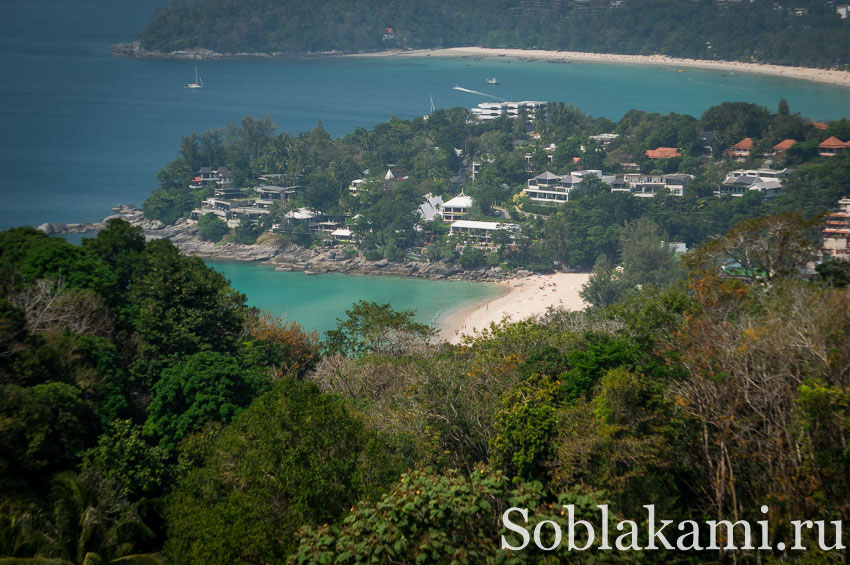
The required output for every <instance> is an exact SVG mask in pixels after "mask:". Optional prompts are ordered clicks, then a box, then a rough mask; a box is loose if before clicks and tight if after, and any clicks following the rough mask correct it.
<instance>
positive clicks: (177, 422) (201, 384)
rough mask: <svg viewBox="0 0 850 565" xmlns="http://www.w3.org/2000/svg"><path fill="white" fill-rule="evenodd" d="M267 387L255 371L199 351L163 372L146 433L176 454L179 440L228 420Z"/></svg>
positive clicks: (149, 411)
mask: <svg viewBox="0 0 850 565" xmlns="http://www.w3.org/2000/svg"><path fill="white" fill-rule="evenodd" d="M269 384H270V383H269V380H268V378H267V377H265V375H263V374H262V373H260V372H259V371H257V369H247V370H246V369H245V368H244V367H241V366H240V365H239V363H238V361H237V360H236V359H234V358H232V357H228V356H227V355H223V354H221V353H216V352H213V351H203V352H200V353H196V354H194V355H192V356H190V357H188V358H186V360H185V361H184V362H182V363H180V364H179V365H173V366H171V367H168V368H167V369H165V370H163V371H162V376H161V378H160V379H159V381H157V383H156V385H154V388H153V398H152V400H151V404H150V406H149V407H148V414H149V415H148V420H147V422H146V423H145V428H144V432H145V434H146V435H148V436H151V437H154V438H157V439H158V440H159V445H160V446H161V447H163V449H165V450H167V451H169V452H173V451H174V449H175V448H176V446H177V443H179V442H180V440H182V439H183V438H185V437H186V436H188V435H189V434H191V433H192V432H194V431H197V430H198V429H200V428H201V427H203V426H204V424H206V423H207V422H210V421H213V422H223V423H227V422H229V421H230V420H231V419H233V417H234V416H235V415H236V414H238V413H239V412H240V411H241V409H242V408H244V407H245V406H247V405H248V404H249V403H250V402H251V400H253V399H254V397H256V396H257V395H258V394H259V393H260V392H262V391H264V390H265V389H267V388H268V386H269Z"/></svg>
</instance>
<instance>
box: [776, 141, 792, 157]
mask: <svg viewBox="0 0 850 565" xmlns="http://www.w3.org/2000/svg"><path fill="white" fill-rule="evenodd" d="M795 143H797V142H796V141H795V140H793V139H783V140H782V141H780V142H779V143H777V144H776V145H774V146H773V154H774V155H782V154H784V153H785V152H786V151H788V150H789V149H791V147H793V146H794V144H795Z"/></svg>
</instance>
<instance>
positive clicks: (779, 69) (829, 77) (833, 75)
mask: <svg viewBox="0 0 850 565" xmlns="http://www.w3.org/2000/svg"><path fill="white" fill-rule="evenodd" d="M112 53H113V55H114V56H116V57H127V58H140V59H194V60H203V59H331V58H348V57H443V58H453V57H487V58H493V57H507V58H510V59H515V60H519V59H523V60H531V61H537V60H541V61H552V62H562V63H571V62H573V61H576V62H583V63H610V64H618V65H651V66H657V67H682V68H693V69H706V70H715V71H726V72H736V73H747V74H754V75H762V76H775V77H779V78H791V79H795V80H805V81H809V82H817V83H821V84H829V85H832V86H841V87H845V88H850V71H839V70H834V69H818V68H815V67H790V66H785V65H776V64H772V63H746V62H743V61H713V60H708V59H690V58H680V57H671V56H669V55H625V54H617V53H590V52H585V51H547V50H542V49H496V48H491V47H446V48H440V49H411V50H401V49H392V50H387V51H374V52H365V53H345V52H342V51H320V52H315V53H278V52H275V53H261V52H258V53H219V52H216V51H212V50H210V49H204V48H194V49H186V50H180V51H172V52H169V53H165V52H161V51H150V50H146V49H143V48H142V47H140V46H139V43H138V42H137V41H134V42H130V43H119V44H116V45H113V46H112Z"/></svg>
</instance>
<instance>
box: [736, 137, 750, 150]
mask: <svg viewBox="0 0 850 565" xmlns="http://www.w3.org/2000/svg"><path fill="white" fill-rule="evenodd" d="M752 148H753V138H752V137H745V138H744V139H742V140H741V141H739V142H738V143H736V144H735V145H733V146H732V149H740V150H743V151H746V150H748V149H752Z"/></svg>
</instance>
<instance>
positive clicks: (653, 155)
mask: <svg viewBox="0 0 850 565" xmlns="http://www.w3.org/2000/svg"><path fill="white" fill-rule="evenodd" d="M646 156H647V157H649V158H650V159H669V158H671V157H681V156H682V154H681V153H679V150H678V149H676V148H675V147H659V148H658V149H647V150H646Z"/></svg>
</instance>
